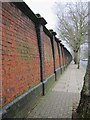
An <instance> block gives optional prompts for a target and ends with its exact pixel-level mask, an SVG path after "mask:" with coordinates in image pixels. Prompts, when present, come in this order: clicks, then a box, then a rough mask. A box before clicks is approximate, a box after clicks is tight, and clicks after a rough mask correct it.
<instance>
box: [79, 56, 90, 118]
mask: <svg viewBox="0 0 90 120" xmlns="http://www.w3.org/2000/svg"><path fill="white" fill-rule="evenodd" d="M77 113H78V117H79V118H82V120H83V119H84V118H87V119H88V118H90V56H89V62H88V66H87V71H86V75H85V77H84V85H83V89H82V91H81V99H80V103H79V106H78V109H77Z"/></svg>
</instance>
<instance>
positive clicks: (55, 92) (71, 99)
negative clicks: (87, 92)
mask: <svg viewBox="0 0 90 120" xmlns="http://www.w3.org/2000/svg"><path fill="white" fill-rule="evenodd" d="M85 72H86V69H84V68H83V67H81V68H80V69H77V65H75V64H74V63H73V62H72V63H71V64H70V65H69V66H68V68H67V69H66V70H65V72H64V73H63V74H62V75H61V77H60V79H59V80H58V81H57V82H56V83H55V85H54V86H53V87H52V89H51V90H50V91H49V92H48V93H47V94H46V95H45V96H43V97H42V98H41V99H40V101H38V104H37V106H36V107H35V108H34V109H33V110H32V111H31V112H29V113H28V116H27V118H72V109H73V107H74V108H76V107H77V105H78V103H79V100H80V92H81V90H82V87H83V82H84V81H83V80H84V76H85Z"/></svg>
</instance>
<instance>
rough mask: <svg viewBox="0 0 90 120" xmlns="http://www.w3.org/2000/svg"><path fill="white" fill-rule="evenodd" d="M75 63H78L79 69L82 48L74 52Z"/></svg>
mask: <svg viewBox="0 0 90 120" xmlns="http://www.w3.org/2000/svg"><path fill="white" fill-rule="evenodd" d="M74 63H75V64H78V67H77V68H78V69H79V68H80V50H78V51H77V52H74Z"/></svg>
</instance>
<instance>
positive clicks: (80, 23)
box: [57, 2, 88, 68]
mask: <svg viewBox="0 0 90 120" xmlns="http://www.w3.org/2000/svg"><path fill="white" fill-rule="evenodd" d="M61 9H62V7H61V6H60V4H59V3H57V18H58V24H57V26H58V27H57V28H58V34H59V37H60V39H61V40H63V41H66V42H67V43H68V44H69V46H70V47H71V48H72V50H73V52H74V62H75V64H78V68H79V63H80V45H81V44H83V42H84V41H85V40H86V39H87V38H86V36H87V34H88V32H87V31H88V5H87V3H86V2H84V3H83V2H76V3H67V4H65V5H64V6H63V10H61Z"/></svg>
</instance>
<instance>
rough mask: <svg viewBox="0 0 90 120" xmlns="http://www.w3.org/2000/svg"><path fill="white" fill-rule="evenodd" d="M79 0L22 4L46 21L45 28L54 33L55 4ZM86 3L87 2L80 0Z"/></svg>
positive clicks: (29, 1)
mask: <svg viewBox="0 0 90 120" xmlns="http://www.w3.org/2000/svg"><path fill="white" fill-rule="evenodd" d="M76 1H79V0H24V2H25V3H26V4H27V5H28V6H29V7H30V9H31V10H32V11H33V12H34V13H35V14H37V13H39V14H40V15H41V16H42V17H44V19H45V20H46V21H47V25H46V27H47V28H48V29H53V30H54V31H55V32H56V23H57V20H56V15H55V9H56V8H55V2H61V3H64V2H76ZM81 1H85V2H88V1H89V0H81Z"/></svg>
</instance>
